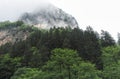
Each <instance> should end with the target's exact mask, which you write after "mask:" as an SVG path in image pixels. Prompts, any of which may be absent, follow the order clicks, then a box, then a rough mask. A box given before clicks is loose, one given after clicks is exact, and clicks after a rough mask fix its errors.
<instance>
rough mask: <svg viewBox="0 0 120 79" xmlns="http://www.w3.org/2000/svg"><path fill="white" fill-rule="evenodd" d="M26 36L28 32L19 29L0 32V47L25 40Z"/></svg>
mask: <svg viewBox="0 0 120 79" xmlns="http://www.w3.org/2000/svg"><path fill="white" fill-rule="evenodd" d="M28 36H29V32H28V31H22V30H21V31H20V30H19V28H11V29H5V30H0V46H1V45H4V44H6V43H9V42H11V43H15V42H18V41H20V40H26V38H27V37H28Z"/></svg>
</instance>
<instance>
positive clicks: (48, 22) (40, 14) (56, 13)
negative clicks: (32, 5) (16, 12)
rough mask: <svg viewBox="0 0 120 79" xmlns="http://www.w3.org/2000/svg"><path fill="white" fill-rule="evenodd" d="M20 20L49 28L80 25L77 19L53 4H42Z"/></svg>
mask: <svg viewBox="0 0 120 79" xmlns="http://www.w3.org/2000/svg"><path fill="white" fill-rule="evenodd" d="M19 20H21V21H23V22H24V23H26V24H29V25H34V26H36V27H38V28H44V29H49V28H52V27H54V26H55V27H66V26H70V27H71V28H75V27H78V23H77V21H76V19H75V18H74V17H73V16H72V15H69V14H67V13H65V12H64V11H63V10H61V9H59V8H57V7H55V6H54V5H52V4H49V3H47V4H45V5H41V6H40V8H38V9H36V10H34V12H31V13H24V14H23V15H22V16H21V17H20V18H19Z"/></svg>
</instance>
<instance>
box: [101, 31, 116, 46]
mask: <svg viewBox="0 0 120 79" xmlns="http://www.w3.org/2000/svg"><path fill="white" fill-rule="evenodd" d="M114 45H115V40H114V39H113V38H112V36H111V35H110V34H109V32H107V31H103V30H102V33H101V46H102V47H107V46H114Z"/></svg>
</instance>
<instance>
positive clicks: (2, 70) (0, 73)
mask: <svg viewBox="0 0 120 79" xmlns="http://www.w3.org/2000/svg"><path fill="white" fill-rule="evenodd" d="M20 61H21V58H19V57H15V58H11V57H10V55H9V54H5V55H2V56H0V79H9V78H10V77H11V75H13V73H14V72H15V71H16V69H17V68H19V67H20V66H21V63H20Z"/></svg>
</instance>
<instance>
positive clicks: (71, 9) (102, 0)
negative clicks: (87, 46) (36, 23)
mask: <svg viewBox="0 0 120 79" xmlns="http://www.w3.org/2000/svg"><path fill="white" fill-rule="evenodd" d="M45 3H52V4H53V5H55V6H57V7H59V8H61V9H62V10H63V11H65V12H66V13H68V14H71V15H72V16H74V17H75V18H76V20H77V22H78V24H79V27H80V28H82V29H85V28H86V26H89V25H90V26H91V27H93V29H94V30H96V31H98V32H99V33H100V31H101V30H106V31H108V32H109V33H110V34H111V35H112V36H113V37H114V39H115V40H117V33H118V32H119V26H120V23H119V21H120V11H119V7H120V5H119V3H120V2H119V0H99V1H98V0H74V1H73V0H71V1H70V0H59V1H58V0H44V1H42V0H0V11H1V13H0V21H6V20H10V21H15V20H17V19H18V17H19V16H20V15H21V14H22V13H24V12H32V11H34V10H35V9H36V8H39V7H40V6H41V5H44V4H45Z"/></svg>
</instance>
